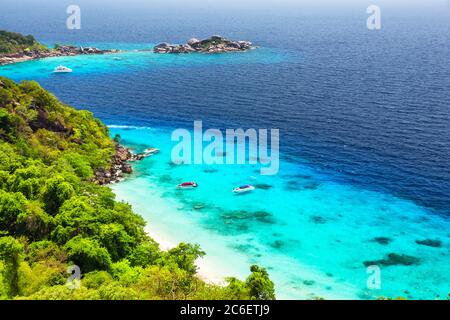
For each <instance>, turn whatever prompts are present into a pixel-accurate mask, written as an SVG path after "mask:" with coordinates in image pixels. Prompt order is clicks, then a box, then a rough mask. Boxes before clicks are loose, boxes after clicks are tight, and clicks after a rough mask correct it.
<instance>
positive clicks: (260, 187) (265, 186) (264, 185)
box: [254, 183, 272, 190]
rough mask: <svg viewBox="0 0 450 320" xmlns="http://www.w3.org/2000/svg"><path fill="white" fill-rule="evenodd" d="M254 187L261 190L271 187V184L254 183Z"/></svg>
mask: <svg viewBox="0 0 450 320" xmlns="http://www.w3.org/2000/svg"><path fill="white" fill-rule="evenodd" d="M254 187H255V188H256V189H261V190H269V189H271V188H272V186H271V185H270V184H265V183H257V184H254Z"/></svg>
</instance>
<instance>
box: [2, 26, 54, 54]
mask: <svg viewBox="0 0 450 320" xmlns="http://www.w3.org/2000/svg"><path fill="white" fill-rule="evenodd" d="M30 50H48V48H47V47H46V46H44V45H42V44H40V43H39V42H37V41H36V39H34V37H33V36H32V35H28V36H23V35H21V34H20V33H15V32H8V31H4V30H0V54H11V53H19V52H23V51H30Z"/></svg>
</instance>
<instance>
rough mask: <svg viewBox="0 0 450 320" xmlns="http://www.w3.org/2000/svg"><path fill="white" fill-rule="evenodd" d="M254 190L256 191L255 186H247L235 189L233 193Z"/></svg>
mask: <svg viewBox="0 0 450 320" xmlns="http://www.w3.org/2000/svg"><path fill="white" fill-rule="evenodd" d="M253 190H255V187H254V186H252V185H249V184H246V185H244V186H240V187H237V188H234V189H233V192H234V193H245V192H250V191H253Z"/></svg>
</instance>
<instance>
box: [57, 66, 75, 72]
mask: <svg viewBox="0 0 450 320" xmlns="http://www.w3.org/2000/svg"><path fill="white" fill-rule="evenodd" d="M70 72H72V69H70V68H67V67H65V66H57V67H56V68H55V70H53V73H70Z"/></svg>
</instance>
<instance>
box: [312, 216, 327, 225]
mask: <svg viewBox="0 0 450 320" xmlns="http://www.w3.org/2000/svg"><path fill="white" fill-rule="evenodd" d="M309 219H310V221H311V222H313V223H315V224H324V223H327V219H325V218H324V217H321V216H311V217H310V218H309Z"/></svg>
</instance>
